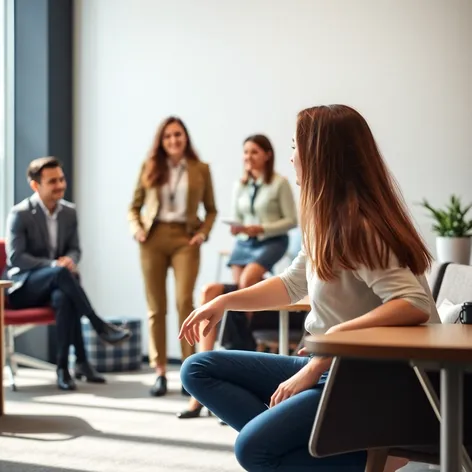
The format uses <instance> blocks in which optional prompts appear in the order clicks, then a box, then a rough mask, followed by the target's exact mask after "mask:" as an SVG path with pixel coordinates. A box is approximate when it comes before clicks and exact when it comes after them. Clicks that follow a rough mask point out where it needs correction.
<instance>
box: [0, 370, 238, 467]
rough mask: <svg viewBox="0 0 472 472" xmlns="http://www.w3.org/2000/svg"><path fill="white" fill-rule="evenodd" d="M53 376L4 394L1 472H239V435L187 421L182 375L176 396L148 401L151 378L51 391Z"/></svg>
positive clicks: (174, 377) (24, 378)
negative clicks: (178, 415)
mask: <svg viewBox="0 0 472 472" xmlns="http://www.w3.org/2000/svg"><path fill="white" fill-rule="evenodd" d="M54 378H55V377H54V373H53V372H45V371H38V370H32V369H21V370H20V373H19V376H18V391H17V392H11V391H10V390H9V389H7V401H6V410H7V415H6V416H5V417H4V418H2V419H0V471H1V472H20V471H21V472H43V471H51V472H85V471H87V472H99V471H100V472H120V471H126V472H151V471H170V470H175V471H180V472H187V471H188V472H190V471H192V472H193V471H208V472H212V471H214V472H220V471H221V472H226V471H228V472H230V471H239V470H242V469H241V468H240V467H239V465H238V464H237V462H236V460H235V459H234V456H233V453H232V451H233V442H234V439H235V437H236V433H235V432H234V431H232V430H231V429H230V428H229V427H224V426H221V425H219V424H218V422H217V420H216V419H215V418H207V417H206V418H202V419H198V420H188V421H185V422H184V421H182V420H178V419H177V418H176V417H175V413H176V412H177V411H179V410H181V409H182V408H183V407H185V405H186V399H184V397H182V396H181V395H180V390H179V389H180V384H179V380H178V372H177V371H175V370H174V371H172V372H170V375H169V386H170V389H171V390H173V391H172V393H171V394H169V395H168V396H166V397H164V398H160V399H158V398H151V397H150V396H149V395H148V389H149V385H150V384H151V383H152V381H153V378H154V376H153V375H152V373H150V372H149V371H148V370H145V371H142V372H140V373H138V374H120V375H116V374H115V375H108V376H107V378H108V381H109V382H108V384H107V385H101V386H97V385H90V384H83V383H81V384H79V387H80V389H79V390H77V391H76V392H73V393H62V392H60V391H59V390H57V389H56V388H55V386H54Z"/></svg>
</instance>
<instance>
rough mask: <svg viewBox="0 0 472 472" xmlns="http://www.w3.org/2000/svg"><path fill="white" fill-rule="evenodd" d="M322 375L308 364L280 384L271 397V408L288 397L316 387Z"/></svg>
mask: <svg viewBox="0 0 472 472" xmlns="http://www.w3.org/2000/svg"><path fill="white" fill-rule="evenodd" d="M320 377H321V374H318V373H316V372H314V371H313V370H312V369H309V365H306V366H305V367H304V368H303V369H301V370H300V371H299V372H297V373H296V374H295V375H293V376H292V377H290V378H289V379H288V380H286V381H285V382H282V383H281V384H280V385H279V386H278V388H277V390H276V391H275V392H274V394H273V395H272V396H271V397H270V405H269V406H270V408H272V407H274V406H275V405H278V404H279V403H280V402H283V401H284V400H286V399H287V398H290V397H293V396H294V395H296V394H297V393H300V392H303V391H304V390H308V389H309V388H312V387H314V386H315V385H316V384H317V383H318V381H319V380H320Z"/></svg>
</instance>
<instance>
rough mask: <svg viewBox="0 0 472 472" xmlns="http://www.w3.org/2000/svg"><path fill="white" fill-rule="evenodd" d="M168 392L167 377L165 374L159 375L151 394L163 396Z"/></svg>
mask: <svg viewBox="0 0 472 472" xmlns="http://www.w3.org/2000/svg"><path fill="white" fill-rule="evenodd" d="M166 393H167V379H166V378H165V376H164V375H159V377H157V379H156V381H155V382H154V385H153V386H152V387H151V391H150V394H151V396H153V397H162V396H163V395H165V394H166Z"/></svg>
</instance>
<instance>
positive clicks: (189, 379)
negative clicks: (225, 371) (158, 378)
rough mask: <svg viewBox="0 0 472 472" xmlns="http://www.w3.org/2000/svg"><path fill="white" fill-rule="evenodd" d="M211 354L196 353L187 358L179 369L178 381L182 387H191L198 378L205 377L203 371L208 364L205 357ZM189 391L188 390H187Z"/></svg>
mask: <svg viewBox="0 0 472 472" xmlns="http://www.w3.org/2000/svg"><path fill="white" fill-rule="evenodd" d="M208 354H211V352H198V353H196V354H192V355H191V356H190V357H187V359H185V361H184V362H183V363H182V366H181V367H180V379H181V380H182V383H183V384H184V387H185V388H186V389H187V390H188V388H187V386H191V385H193V384H194V383H195V381H198V379H199V378H202V377H205V369H206V366H207V364H208V360H207V356H208ZM189 391H190V390H189Z"/></svg>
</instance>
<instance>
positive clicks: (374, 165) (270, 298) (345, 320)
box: [179, 105, 440, 472]
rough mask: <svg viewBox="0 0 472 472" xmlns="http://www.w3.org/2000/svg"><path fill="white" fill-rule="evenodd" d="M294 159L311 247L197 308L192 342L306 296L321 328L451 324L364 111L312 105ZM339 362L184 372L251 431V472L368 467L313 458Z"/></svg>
mask: <svg viewBox="0 0 472 472" xmlns="http://www.w3.org/2000/svg"><path fill="white" fill-rule="evenodd" d="M292 162H293V165H294V168H295V172H296V176H297V181H298V183H299V185H300V187H301V199H300V207H301V209H300V213H301V229H302V233H303V249H302V251H301V252H300V254H299V255H298V257H297V258H296V259H295V261H294V262H293V264H292V265H291V266H290V267H289V268H288V269H287V270H286V271H285V272H284V273H283V274H282V275H281V276H276V277H272V278H270V279H268V280H266V281H263V282H260V283H258V284H256V285H254V286H252V287H249V288H247V289H244V290H240V291H237V292H233V293H230V294H227V295H222V296H220V297H217V298H216V299H214V300H213V301H211V302H210V303H208V304H206V305H204V306H202V307H201V308H199V309H197V310H195V311H194V312H193V313H192V314H191V315H190V316H189V317H188V318H187V320H185V322H184V323H183V325H182V328H181V331H180V335H179V336H180V338H181V339H183V338H186V339H187V340H188V342H189V343H190V344H191V345H193V344H194V343H195V341H198V340H199V329H198V327H199V325H200V324H201V323H202V324H203V325H204V326H205V328H204V330H203V335H204V336H205V335H206V334H207V333H208V332H209V331H210V330H211V329H212V328H213V326H215V325H216V323H218V321H219V320H220V319H221V317H222V315H223V312H224V311H225V310H254V311H257V310H261V309H264V310H265V309H270V308H273V307H276V306H281V305H286V304H288V303H294V302H296V301H298V300H300V299H301V298H303V297H304V296H306V295H308V296H309V299H310V304H311V307H312V311H311V313H310V314H309V315H308V317H307V319H306V329H307V330H308V331H309V332H311V333H314V332H315V330H316V332H318V333H319V332H320V331H324V332H326V333H332V332H335V331H343V330H356V329H363V328H370V327H375V326H394V325H397V326H411V325H418V324H422V323H426V322H427V321H429V322H433V323H438V322H440V321H439V315H438V313H437V310H436V307H435V304H434V300H433V298H432V295H431V292H430V290H429V288H428V284H427V281H426V278H425V276H424V273H425V271H427V270H428V267H429V265H430V262H431V255H430V253H429V252H428V250H427V248H426V246H425V244H424V243H423V241H422V239H421V238H420V236H419V235H418V233H417V231H416V230H415V228H414V225H413V223H412V221H411V219H410V217H409V216H408V212H407V210H406V207H405V205H404V204H403V203H402V200H401V197H400V194H399V192H398V191H397V188H396V185H395V183H394V181H393V178H392V177H391V175H390V174H389V171H388V170H387V167H386V165H385V163H384V162H383V160H382V157H381V155H380V152H379V150H378V148H377V145H376V143H375V141H374V138H373V136H372V133H371V131H370V129H369V126H368V124H367V123H366V121H365V120H364V118H363V117H362V116H361V115H360V114H359V113H358V112H356V111H355V110H353V109H352V108H350V107H347V106H344V105H332V106H320V107H314V108H309V109H306V110H303V111H301V112H300V113H299V114H298V120H297V125H296V131H295V138H294V152H293V155H292ZM255 316H257V314H256V315H255ZM300 354H302V353H300ZM330 364H331V359H329V358H321V357H312V358H311V357H306V356H303V357H302V356H300V357H289V356H280V355H274V354H265V353H258V352H242V351H240V352H238V351H213V352H205V353H199V354H195V355H194V356H192V357H190V358H189V359H187V360H186V361H185V362H184V365H183V366H182V369H181V378H182V382H183V384H184V385H185V387H186V388H187V390H188V391H189V392H190V393H191V394H192V396H194V397H195V398H196V399H197V400H198V401H200V402H201V403H202V404H204V405H205V406H207V407H208V408H209V410H211V411H212V412H213V413H214V414H215V415H217V416H218V417H219V418H221V419H222V420H223V421H225V422H226V423H228V424H229V425H230V426H232V427H233V428H235V429H236V430H237V431H239V432H240V434H239V436H238V438H237V440H236V446H235V452H236V457H237V459H238V461H239V462H240V464H241V465H242V467H243V468H244V469H246V470H250V471H261V472H262V471H264V472H265V471H271V470H274V471H275V470H277V471H291V470H297V471H300V472H302V471H314V470H319V471H331V470H332V471H334V470H339V469H342V470H346V471H347V470H349V471H351V472H363V471H364V468H365V464H366V453H365V451H361V452H355V453H349V454H343V455H339V456H333V457H328V458H322V459H317V458H313V457H311V456H310V455H309V453H308V447H307V444H308V440H309V437H310V433H311V430H312V427H313V422H314V418H315V414H316V406H317V404H319V402H320V398H321V393H322V390H323V385H324V383H325V381H326V377H327V375H328V372H329V367H330ZM353 388H355V386H353ZM347 395H348V393H347Z"/></svg>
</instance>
